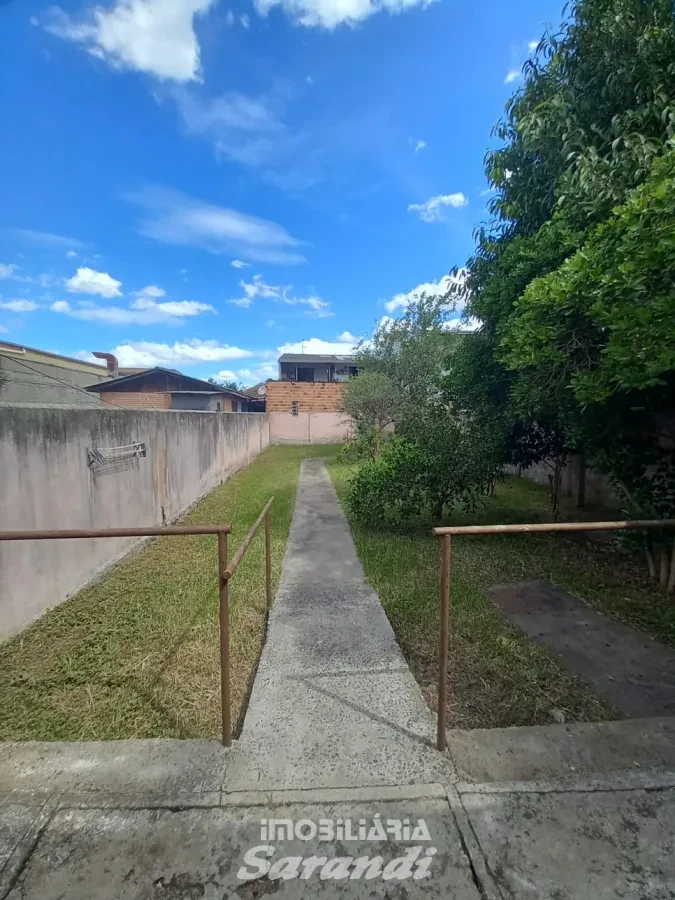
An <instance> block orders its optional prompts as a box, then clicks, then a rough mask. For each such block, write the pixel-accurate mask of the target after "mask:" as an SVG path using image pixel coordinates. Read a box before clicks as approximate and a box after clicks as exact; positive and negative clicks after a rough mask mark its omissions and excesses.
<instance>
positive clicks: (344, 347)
mask: <svg viewBox="0 0 675 900" xmlns="http://www.w3.org/2000/svg"><path fill="white" fill-rule="evenodd" d="M344 338H346V340H345V339H344ZM359 341H360V338H356V337H354V335H353V334H350V333H349V332H343V333H342V334H341V335H339V337H338V338H337V339H336V340H334V341H324V340H323V339H322V338H308V339H307V340H306V341H294V342H292V343H288V344H282V345H281V346H280V347H277V351H278V353H279V356H281V354H282V353H329V354H330V353H334V354H337V355H340V354H349V353H353V352H354V350H355V349H356V345H357V344H358V343H359Z"/></svg>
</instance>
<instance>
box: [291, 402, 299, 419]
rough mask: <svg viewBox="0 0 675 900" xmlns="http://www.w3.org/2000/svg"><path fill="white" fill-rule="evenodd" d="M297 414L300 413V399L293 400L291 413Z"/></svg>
mask: <svg viewBox="0 0 675 900" xmlns="http://www.w3.org/2000/svg"><path fill="white" fill-rule="evenodd" d="M297 414H298V401H297V400H293V401H292V402H291V415H292V416H297Z"/></svg>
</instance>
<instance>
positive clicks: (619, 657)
mask: <svg viewBox="0 0 675 900" xmlns="http://www.w3.org/2000/svg"><path fill="white" fill-rule="evenodd" d="M488 594H489V596H490V597H491V598H492V599H493V600H494V602H495V603H497V605H498V606H499V607H500V608H501V609H502V610H503V611H504V612H505V613H506V614H507V615H508V616H509V617H510V618H511V619H512V620H513V622H514V623H515V624H516V625H517V626H518V627H519V628H521V629H522V630H523V631H524V632H525V634H527V635H529V636H530V637H531V638H532V639H533V640H534V641H536V642H537V643H539V644H544V645H545V646H546V647H548V648H549V649H551V650H553V651H555V652H556V653H558V654H559V655H560V656H561V657H562V658H563V660H564V662H565V663H566V664H567V665H568V666H569V668H570V669H573V670H574V671H576V672H578V673H579V675H581V677H582V678H583V679H585V680H586V681H587V682H588V683H589V684H590V685H591V686H592V687H593V689H594V690H595V691H596V693H597V694H598V695H599V696H600V697H603V698H604V699H605V700H607V701H609V702H610V703H611V704H612V705H613V706H615V707H616V708H617V709H619V710H620V711H621V712H623V713H625V714H626V715H627V716H664V715H675V651H674V650H671V649H670V648H669V647H666V646H665V645H663V644H661V643H659V641H656V640H653V639H652V638H650V637H648V636H647V635H646V634H644V633H643V632H641V631H638V629H637V628H631V627H630V625H624V624H623V623H622V622H617V621H616V620H615V619H612V618H610V617H609V616H603V615H602V614H601V613H599V612H597V611H596V610H594V609H590V608H589V607H588V606H586V605H585V604H584V603H582V602H581V600H579V599H578V598H577V597H572V596H571V595H570V594H567V593H566V592H565V591H563V590H561V589H560V588H558V587H554V586H553V585H552V584H550V582H548V581H522V582H515V583H513V584H497V585H494V587H491V588H490V589H489V590H488Z"/></svg>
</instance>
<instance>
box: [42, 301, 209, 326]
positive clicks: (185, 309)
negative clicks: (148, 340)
mask: <svg viewBox="0 0 675 900" xmlns="http://www.w3.org/2000/svg"><path fill="white" fill-rule="evenodd" d="M50 309H51V310H52V312H56V313H63V314H64V315H67V316H71V318H73V319H82V320H83V321H85V322H97V323H99V324H102V325H159V324H169V325H182V324H183V321H184V320H185V319H186V318H192V317H194V316H199V315H201V314H202V313H215V309H214V308H213V307H212V306H211V305H210V304H209V303H197V302H196V301H194V300H172V301H168V302H165V303H157V302H156V301H155V300H153V299H151V298H150V297H137V298H136V299H135V300H134V301H132V303H131V305H130V306H129V307H121V306H98V305H96V304H94V303H87V302H84V303H81V304H79V305H78V306H71V305H70V303H69V302H68V301H67V300H57V301H56V302H54V303H52V305H51V306H50Z"/></svg>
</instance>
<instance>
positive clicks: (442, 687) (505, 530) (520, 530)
mask: <svg viewBox="0 0 675 900" xmlns="http://www.w3.org/2000/svg"><path fill="white" fill-rule="evenodd" d="M636 529H648V530H664V529H675V519H662V520H658V519H642V520H639V519H636V520H634V521H628V522H549V523H546V522H537V523H535V524H532V525H444V526H440V527H436V528H433V529H432V532H433V535H434V537H439V538H441V610H440V647H439V660H438V713H437V731H436V747H437V749H438V750H445V747H446V744H447V739H446V735H445V721H446V709H445V707H446V703H447V697H448V643H449V626H450V569H451V565H452V538H453V537H457V536H459V535H473V536H474V537H475V536H476V535H487V534H534V533H538V532H539V533H541V532H547V533H549V532H550V533H553V532H566V531H633V530H636Z"/></svg>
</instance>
